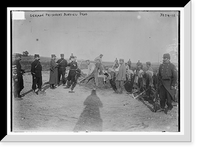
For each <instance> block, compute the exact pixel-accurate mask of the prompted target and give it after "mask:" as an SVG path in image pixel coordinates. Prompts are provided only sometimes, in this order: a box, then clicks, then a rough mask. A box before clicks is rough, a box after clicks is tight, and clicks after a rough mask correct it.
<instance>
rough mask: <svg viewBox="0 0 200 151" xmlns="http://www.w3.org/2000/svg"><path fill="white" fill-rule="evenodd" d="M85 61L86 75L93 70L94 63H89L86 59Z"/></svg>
mask: <svg viewBox="0 0 200 151" xmlns="http://www.w3.org/2000/svg"><path fill="white" fill-rule="evenodd" d="M86 63H87V67H88V73H87V75H90V74H91V73H92V72H93V71H94V68H95V64H94V63H91V62H90V60H86Z"/></svg>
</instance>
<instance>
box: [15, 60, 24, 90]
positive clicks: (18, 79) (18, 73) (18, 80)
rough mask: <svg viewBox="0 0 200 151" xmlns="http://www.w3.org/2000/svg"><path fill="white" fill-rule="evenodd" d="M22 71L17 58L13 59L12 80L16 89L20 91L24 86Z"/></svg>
mask: <svg viewBox="0 0 200 151" xmlns="http://www.w3.org/2000/svg"><path fill="white" fill-rule="evenodd" d="M23 73H24V70H22V69H21V64H20V62H19V60H15V61H14V63H13V80H14V85H15V89H16V90H17V91H21V90H22V89H23V88H24V82H23V76H22V75H23Z"/></svg>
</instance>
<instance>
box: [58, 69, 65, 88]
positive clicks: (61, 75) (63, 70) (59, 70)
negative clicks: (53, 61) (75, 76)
mask: <svg viewBox="0 0 200 151" xmlns="http://www.w3.org/2000/svg"><path fill="white" fill-rule="evenodd" d="M65 71H66V70H65V68H59V69H58V84H59V83H60V81H61V80H60V78H61V77H62V84H65V83H66V80H65Z"/></svg>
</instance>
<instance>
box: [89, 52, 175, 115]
mask: <svg viewBox="0 0 200 151" xmlns="http://www.w3.org/2000/svg"><path fill="white" fill-rule="evenodd" d="M102 56H103V55H100V58H102ZM97 59H99V58H97ZM99 61H100V62H98V61H97V62H96V64H95V67H94V71H93V72H94V77H95V83H97V84H98V74H104V75H105V70H104V71H103V72H102V68H100V67H101V66H99V64H101V60H99ZM136 65H137V67H136V69H135V70H134V71H133V70H131V68H132V67H131V61H130V59H129V61H128V62H127V63H124V59H119V62H118V60H117V59H116V60H115V63H114V65H113V66H112V68H109V77H110V84H111V86H112V88H113V89H114V91H115V92H116V93H118V94H121V93H123V89H124V84H125V82H126V81H127V79H128V78H129V77H128V75H129V74H133V75H134V83H136V84H137V85H138V87H139V88H141V89H140V90H139V91H140V92H142V91H143V90H144V89H142V88H143V84H144V83H143V82H144V81H143V80H144V79H143V76H144V75H146V76H148V77H149V81H148V82H149V83H148V85H149V86H150V87H154V88H155V89H156V90H157V94H158V96H159V98H160V107H161V111H162V110H163V111H164V110H165V109H167V110H171V109H172V108H173V106H172V101H173V100H174V99H175V93H176V90H175V87H176V86H177V84H178V82H177V80H178V79H177V76H178V73H177V69H176V67H175V65H174V64H172V63H171V62H170V54H169V53H166V54H164V55H163V63H162V64H161V65H160V66H159V69H158V72H157V73H155V72H154V71H153V69H152V67H151V62H146V71H144V70H143V64H142V63H141V62H140V61H138V62H137V64H136ZM88 67H89V73H91V72H90V68H91V67H90V63H89V62H88ZM155 81H156V82H155ZM166 106H167V108H165V107H166Z"/></svg>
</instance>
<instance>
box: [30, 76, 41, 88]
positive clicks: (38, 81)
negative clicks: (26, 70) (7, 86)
mask: <svg viewBox="0 0 200 151" xmlns="http://www.w3.org/2000/svg"><path fill="white" fill-rule="evenodd" d="M32 79H33V83H32V89H33V90H34V91H35V90H36V89H37V88H38V89H40V90H41V88H42V76H40V77H36V76H32Z"/></svg>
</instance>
